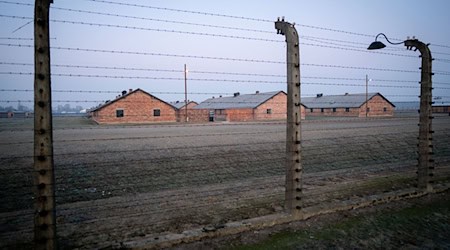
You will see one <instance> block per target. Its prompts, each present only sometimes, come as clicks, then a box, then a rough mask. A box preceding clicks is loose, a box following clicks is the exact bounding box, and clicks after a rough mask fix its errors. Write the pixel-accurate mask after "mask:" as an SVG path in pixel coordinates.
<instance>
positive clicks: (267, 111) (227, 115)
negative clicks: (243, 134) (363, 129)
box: [193, 91, 304, 122]
mask: <svg viewBox="0 0 450 250" xmlns="http://www.w3.org/2000/svg"><path fill="white" fill-rule="evenodd" d="M193 110H194V111H196V112H202V113H201V116H200V115H199V114H198V113H197V116H196V117H199V119H200V118H203V119H204V118H205V115H207V117H206V118H207V119H208V121H229V122H243V121H262V120H281V119H286V117H287V96H286V93H285V92H283V91H274V92H267V93H259V92H258V91H257V92H256V93H255V94H246V95H240V94H239V93H235V94H234V95H233V96H227V97H218V98H214V97H213V98H210V99H207V100H206V101H204V102H201V103H200V104H199V105H197V106H195V107H194V109H193ZM301 110H302V114H301V117H302V118H304V108H303V107H302V109H301Z"/></svg>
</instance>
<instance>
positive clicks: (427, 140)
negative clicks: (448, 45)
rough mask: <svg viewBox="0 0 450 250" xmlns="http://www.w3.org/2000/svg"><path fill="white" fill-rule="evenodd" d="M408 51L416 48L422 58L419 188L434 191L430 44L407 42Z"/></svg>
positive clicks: (411, 40) (415, 41) (410, 40)
mask: <svg viewBox="0 0 450 250" xmlns="http://www.w3.org/2000/svg"><path fill="white" fill-rule="evenodd" d="M405 46H406V47H407V48H408V49H412V48H416V49H418V50H419V51H420V53H421V57H422V67H421V77H420V110H419V113H420V115H419V138H418V139H419V143H418V154H419V157H418V169H417V180H418V185H417V186H418V188H419V189H423V190H426V191H431V190H432V185H431V179H432V177H433V169H434V166H433V165H434V164H433V162H434V160H433V159H432V155H433V137H432V134H433V130H432V126H431V124H432V119H433V113H432V108H431V107H432V104H433V102H432V90H433V88H432V80H431V79H432V75H433V73H432V71H431V64H432V61H433V59H432V57H431V51H430V49H429V48H428V44H424V43H423V42H421V41H419V40H417V39H408V40H406V41H405Z"/></svg>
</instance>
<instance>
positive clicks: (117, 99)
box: [89, 88, 175, 112]
mask: <svg viewBox="0 0 450 250" xmlns="http://www.w3.org/2000/svg"><path fill="white" fill-rule="evenodd" d="M136 92H142V93H144V94H146V95H148V96H150V97H152V98H155V99H156V100H158V101H160V102H163V103H165V104H167V105H169V106H171V107H173V108H174V109H175V107H174V106H173V105H172V104H170V103H168V102H166V101H163V100H161V99H159V98H158V97H156V96H154V95H151V94H150V93H147V92H145V91H144V90H142V89H139V88H138V89H135V90H133V91H131V89H130V91H128V92H127V93H126V94H124V95H120V96H118V97H117V98H116V99H114V100H112V101H108V102H106V103H104V104H102V105H100V106H98V107H95V108H93V109H91V110H90V111H89V112H94V111H98V110H100V109H103V108H104V107H107V106H109V105H111V104H113V103H115V102H117V101H119V100H121V99H124V98H125V97H127V96H130V95H132V94H134V93H136Z"/></svg>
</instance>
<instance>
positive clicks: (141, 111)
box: [90, 89, 178, 124]
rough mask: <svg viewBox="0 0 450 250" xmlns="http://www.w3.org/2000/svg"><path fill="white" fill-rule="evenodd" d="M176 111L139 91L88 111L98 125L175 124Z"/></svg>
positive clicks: (167, 104) (124, 94)
mask: <svg viewBox="0 0 450 250" xmlns="http://www.w3.org/2000/svg"><path fill="white" fill-rule="evenodd" d="M177 112H178V109H177V108H176V107H175V106H173V105H171V104H170V103H167V102H165V101H163V100H161V99H159V98H157V97H155V96H153V95H151V94H149V93H147V92H145V91H143V90H141V89H136V90H131V89H130V90H129V92H126V91H123V92H122V95H120V96H118V97H117V98H116V99H114V100H112V101H107V102H106V103H105V104H103V105H101V106H99V107H96V108H94V109H93V110H91V111H90V116H91V118H92V120H94V121H95V122H97V123H99V124H103V123H106V124H113V123H158V122H177Z"/></svg>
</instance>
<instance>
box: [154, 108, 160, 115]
mask: <svg viewBox="0 0 450 250" xmlns="http://www.w3.org/2000/svg"><path fill="white" fill-rule="evenodd" d="M153 116H161V110H160V109H154V110H153Z"/></svg>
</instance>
